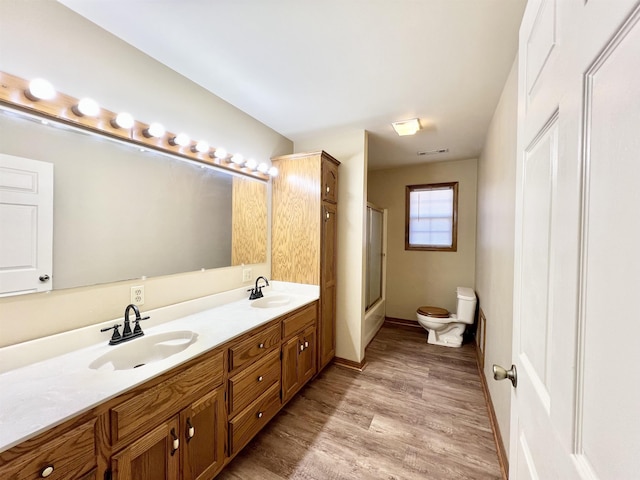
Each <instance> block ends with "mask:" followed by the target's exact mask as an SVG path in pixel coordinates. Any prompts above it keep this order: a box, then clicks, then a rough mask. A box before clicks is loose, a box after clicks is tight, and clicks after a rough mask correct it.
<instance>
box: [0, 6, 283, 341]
mask: <svg viewBox="0 0 640 480" xmlns="http://www.w3.org/2000/svg"><path fill="white" fill-rule="evenodd" d="M0 46H1V47H0V71H5V72H7V73H10V74H13V75H17V76H19V77H23V78H27V79H28V78H34V77H44V78H47V79H48V80H49V81H51V82H52V83H53V85H54V86H55V87H56V88H57V89H58V90H59V91H61V92H64V93H67V94H69V95H72V96H74V97H78V98H80V97H83V96H91V97H93V98H95V99H96V100H98V101H99V102H100V103H101V104H102V105H103V106H104V107H105V108H107V109H109V110H112V111H122V110H126V111H129V112H131V113H132V114H133V115H134V116H135V117H136V118H139V119H140V120H141V121H144V122H149V123H150V122H152V121H159V122H161V123H163V124H164V125H165V127H166V128H167V130H169V131H173V132H177V131H186V132H189V134H191V136H192V137H193V138H206V139H207V140H208V141H209V142H210V143H211V144H212V145H214V146H219V147H224V148H226V149H227V150H229V151H234V152H235V151H239V152H242V153H243V154H244V155H245V156H246V157H253V158H255V159H256V160H258V161H268V160H269V158H271V157H272V156H275V155H282V154H287V153H291V152H292V150H293V144H292V142H291V141H289V140H288V139H287V138H285V137H283V136H282V135H280V134H278V133H277V132H275V131H273V130H272V129H270V128H267V127H266V126H265V125H263V124H261V123H260V122H258V121H257V120H255V119H253V118H251V117H249V116H248V115H246V114H245V113H243V112H241V111H240V110H238V109H237V108H235V107H233V106H232V105H230V104H228V103H226V102H224V101H223V100H222V99H220V98H218V97H216V96H215V95H212V94H211V93H209V92H207V91H206V90H204V89H203V88H201V87H199V86H198V85H196V84H194V83H192V82H191V81H189V80H187V79H185V78H184V77H182V76H181V75H178V74H177V73H176V72H174V71H173V70H171V69H169V68H167V67H165V66H164V65H162V64H160V63H158V62H156V61H155V60H153V59H151V58H149V57H148V56H146V55H144V54H143V53H141V52H140V51H138V50H135V49H134V48H132V47H131V46H129V45H128V44H126V43H125V42H123V41H121V40H119V39H118V38H116V37H114V36H113V35H111V34H109V33H107V32H106V31H104V30H102V29H100V28H98V27H97V26H96V25H94V24H93V23H91V22H89V21H87V20H85V19H84V18H83V17H80V16H79V15H77V14H75V13H73V12H72V11H71V10H69V9H67V8H66V7H64V6H62V5H60V4H59V3H57V2H55V1H53V0H45V1H38V2H35V1H34V2H25V1H22V0H2V1H1V2H0ZM123 188H134V186H133V185H125V186H123ZM169 193H170V192H169ZM269 272H270V264H269V263H262V264H257V265H255V266H253V272H252V274H253V277H254V278H255V277H256V276H258V275H269ZM241 280H242V267H231V268H224V269H217V270H208V271H205V272H195V273H188V274H183V275H175V276H170V277H158V278H154V279H149V280H146V281H145V282H141V281H140V280H138V281H135V282H120V283H114V284H108V285H104V286H98V287H88V288H77V289H69V290H59V291H54V292H52V293H49V294H32V295H24V296H20V297H9V298H4V299H0V346H3V345H11V344H14V343H18V342H21V341H25V340H28V339H32V338H37V337H40V336H44V335H49V334H53V333H57V332H61V331H65V330H69V329H72V328H77V327H81V326H85V325H91V324H94V323H98V322H103V321H105V320H109V319H113V318H117V317H118V316H121V315H122V314H123V313H124V307H125V306H126V305H127V304H128V303H129V300H130V291H129V287H130V286H132V285H139V284H141V283H142V284H144V285H145V286H146V291H145V297H146V298H145V300H146V303H145V305H144V307H143V308H144V309H152V308H157V307H160V306H163V305H169V304H172V303H176V302H180V301H183V300H188V299H192V298H197V297H199V296H203V295H207V294H211V293H217V292H220V291H225V290H229V289H232V288H237V287H240V286H242V281H241Z"/></svg>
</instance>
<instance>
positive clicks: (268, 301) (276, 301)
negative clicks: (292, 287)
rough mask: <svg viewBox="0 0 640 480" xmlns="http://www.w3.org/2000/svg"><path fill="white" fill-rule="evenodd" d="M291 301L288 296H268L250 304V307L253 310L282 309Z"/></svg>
mask: <svg viewBox="0 0 640 480" xmlns="http://www.w3.org/2000/svg"><path fill="white" fill-rule="evenodd" d="M290 301H291V297H290V296H289V295H269V296H268V297H262V298H259V299H257V300H253V301H252V302H251V306H252V307H254V308H276V307H282V306H283V305H286V304H288V303H289V302H290Z"/></svg>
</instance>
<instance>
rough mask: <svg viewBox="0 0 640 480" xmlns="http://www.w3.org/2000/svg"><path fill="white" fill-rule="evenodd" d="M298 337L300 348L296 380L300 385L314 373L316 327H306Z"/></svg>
mask: <svg viewBox="0 0 640 480" xmlns="http://www.w3.org/2000/svg"><path fill="white" fill-rule="evenodd" d="M299 338H300V345H301V346H302V349H299V351H300V355H299V361H298V380H299V383H300V386H302V385H304V384H305V383H306V382H308V381H309V380H310V379H311V377H313V375H314V374H315V373H316V328H315V327H309V328H307V329H306V330H305V331H304V332H302V333H301V334H300V337H299Z"/></svg>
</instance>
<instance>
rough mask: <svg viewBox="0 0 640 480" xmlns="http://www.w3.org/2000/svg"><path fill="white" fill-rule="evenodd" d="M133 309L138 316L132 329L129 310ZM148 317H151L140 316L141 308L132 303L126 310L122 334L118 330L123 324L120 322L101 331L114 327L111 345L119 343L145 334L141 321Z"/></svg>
mask: <svg viewBox="0 0 640 480" xmlns="http://www.w3.org/2000/svg"><path fill="white" fill-rule="evenodd" d="M131 309H133V312H134V313H135V314H136V318H135V319H134V320H133V322H134V323H135V325H134V327H133V331H131V323H130V321H129V311H130V310H131ZM148 318H150V317H149V316H146V317H140V310H139V309H138V307H137V306H136V305H134V304H130V305H127V308H126V309H125V311H124V329H123V330H122V335H120V332H119V331H118V328H119V327H120V326H121V325H119V324H115V325H114V326H113V327H107V328H102V329H101V330H100V331H101V332H106V331H108V330H112V329H113V335H112V336H111V340H109V345H118V344H119V343H122V342H126V341H128V340H132V339H134V338H137V337H141V336H143V335H144V332H143V331H142V327H140V322H141V321H142V320H147V319H148Z"/></svg>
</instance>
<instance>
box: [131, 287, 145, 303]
mask: <svg viewBox="0 0 640 480" xmlns="http://www.w3.org/2000/svg"><path fill="white" fill-rule="evenodd" d="M131 303H133V304H134V305H144V285H138V286H137V287H131Z"/></svg>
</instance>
